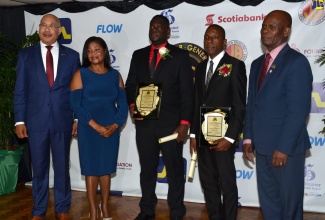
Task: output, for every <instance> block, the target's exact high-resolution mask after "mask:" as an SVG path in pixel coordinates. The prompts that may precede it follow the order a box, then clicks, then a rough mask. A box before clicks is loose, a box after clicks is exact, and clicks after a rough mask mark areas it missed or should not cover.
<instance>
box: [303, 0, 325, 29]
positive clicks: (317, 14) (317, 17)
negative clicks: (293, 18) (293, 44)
mask: <svg viewBox="0 0 325 220" xmlns="http://www.w3.org/2000/svg"><path fill="white" fill-rule="evenodd" d="M298 16H299V19H300V21H301V22H302V23H304V24H306V25H309V26H315V25H318V24H320V23H322V22H323V21H324V20H325V10H324V0H305V1H303V2H302V3H301V5H300V7H299V12H298Z"/></svg>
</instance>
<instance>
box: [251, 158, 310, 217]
mask: <svg viewBox="0 0 325 220" xmlns="http://www.w3.org/2000/svg"><path fill="white" fill-rule="evenodd" d="M304 165H305V153H303V154H298V155H294V156H288V159H287V164H286V165H285V166H283V167H281V168H275V167H273V166H272V156H264V155H260V154H258V153H256V174H257V187H258V197H259V201H260V204H261V208H262V212H263V216H264V219H265V220H288V219H290V220H302V219H303V197H304Z"/></svg>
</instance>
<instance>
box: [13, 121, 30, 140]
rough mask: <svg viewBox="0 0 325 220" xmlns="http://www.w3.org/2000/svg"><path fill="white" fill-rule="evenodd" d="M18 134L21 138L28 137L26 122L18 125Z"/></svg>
mask: <svg viewBox="0 0 325 220" xmlns="http://www.w3.org/2000/svg"><path fill="white" fill-rule="evenodd" d="M16 134H17V136H18V137H19V138H27V137H28V135H27V128H26V126H25V125H24V124H20V125H17V126H16Z"/></svg>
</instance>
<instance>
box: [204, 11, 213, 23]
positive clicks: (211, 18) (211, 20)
mask: <svg viewBox="0 0 325 220" xmlns="http://www.w3.org/2000/svg"><path fill="white" fill-rule="evenodd" d="M213 16H214V14H209V15H207V17H206V19H207V23H206V24H205V26H210V25H212V24H213Z"/></svg>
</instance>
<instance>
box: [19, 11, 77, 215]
mask: <svg viewBox="0 0 325 220" xmlns="http://www.w3.org/2000/svg"><path fill="white" fill-rule="evenodd" d="M60 34H61V27H60V20H59V19H58V18H57V17H56V16H54V15H51V14H47V15H45V16H43V18H42V19H41V23H40V25H39V37H40V40H41V42H40V43H39V44H36V45H34V46H31V47H28V48H25V49H23V50H22V51H20V53H19V56H18V61H17V70H16V72H17V79H16V86H15V94H14V113H15V122H16V133H17V136H18V137H19V138H27V137H28V141H29V144H30V149H31V158H32V167H33V186H32V190H33V199H34V207H33V210H32V215H33V219H45V217H46V209H47V203H48V188H49V166H50V151H51V153H52V160H53V170H54V198H55V212H56V218H58V219H70V218H69V214H68V211H69V208H70V202H71V185H70V174H69V167H70V164H69V157H70V143H71V135H72V133H73V134H75V132H76V123H75V124H73V115H72V112H71V110H70V100H69V99H70V89H69V87H70V81H71V79H72V76H73V74H74V72H75V71H76V70H77V69H78V68H79V65H80V61H79V54H78V53H77V52H76V51H74V50H72V49H69V48H67V47H64V46H62V45H59V44H58V43H57V39H58V37H59V35H60ZM46 46H52V47H50V48H46ZM51 54H52V58H51ZM51 60H52V62H53V65H51V64H50V62H51Z"/></svg>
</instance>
